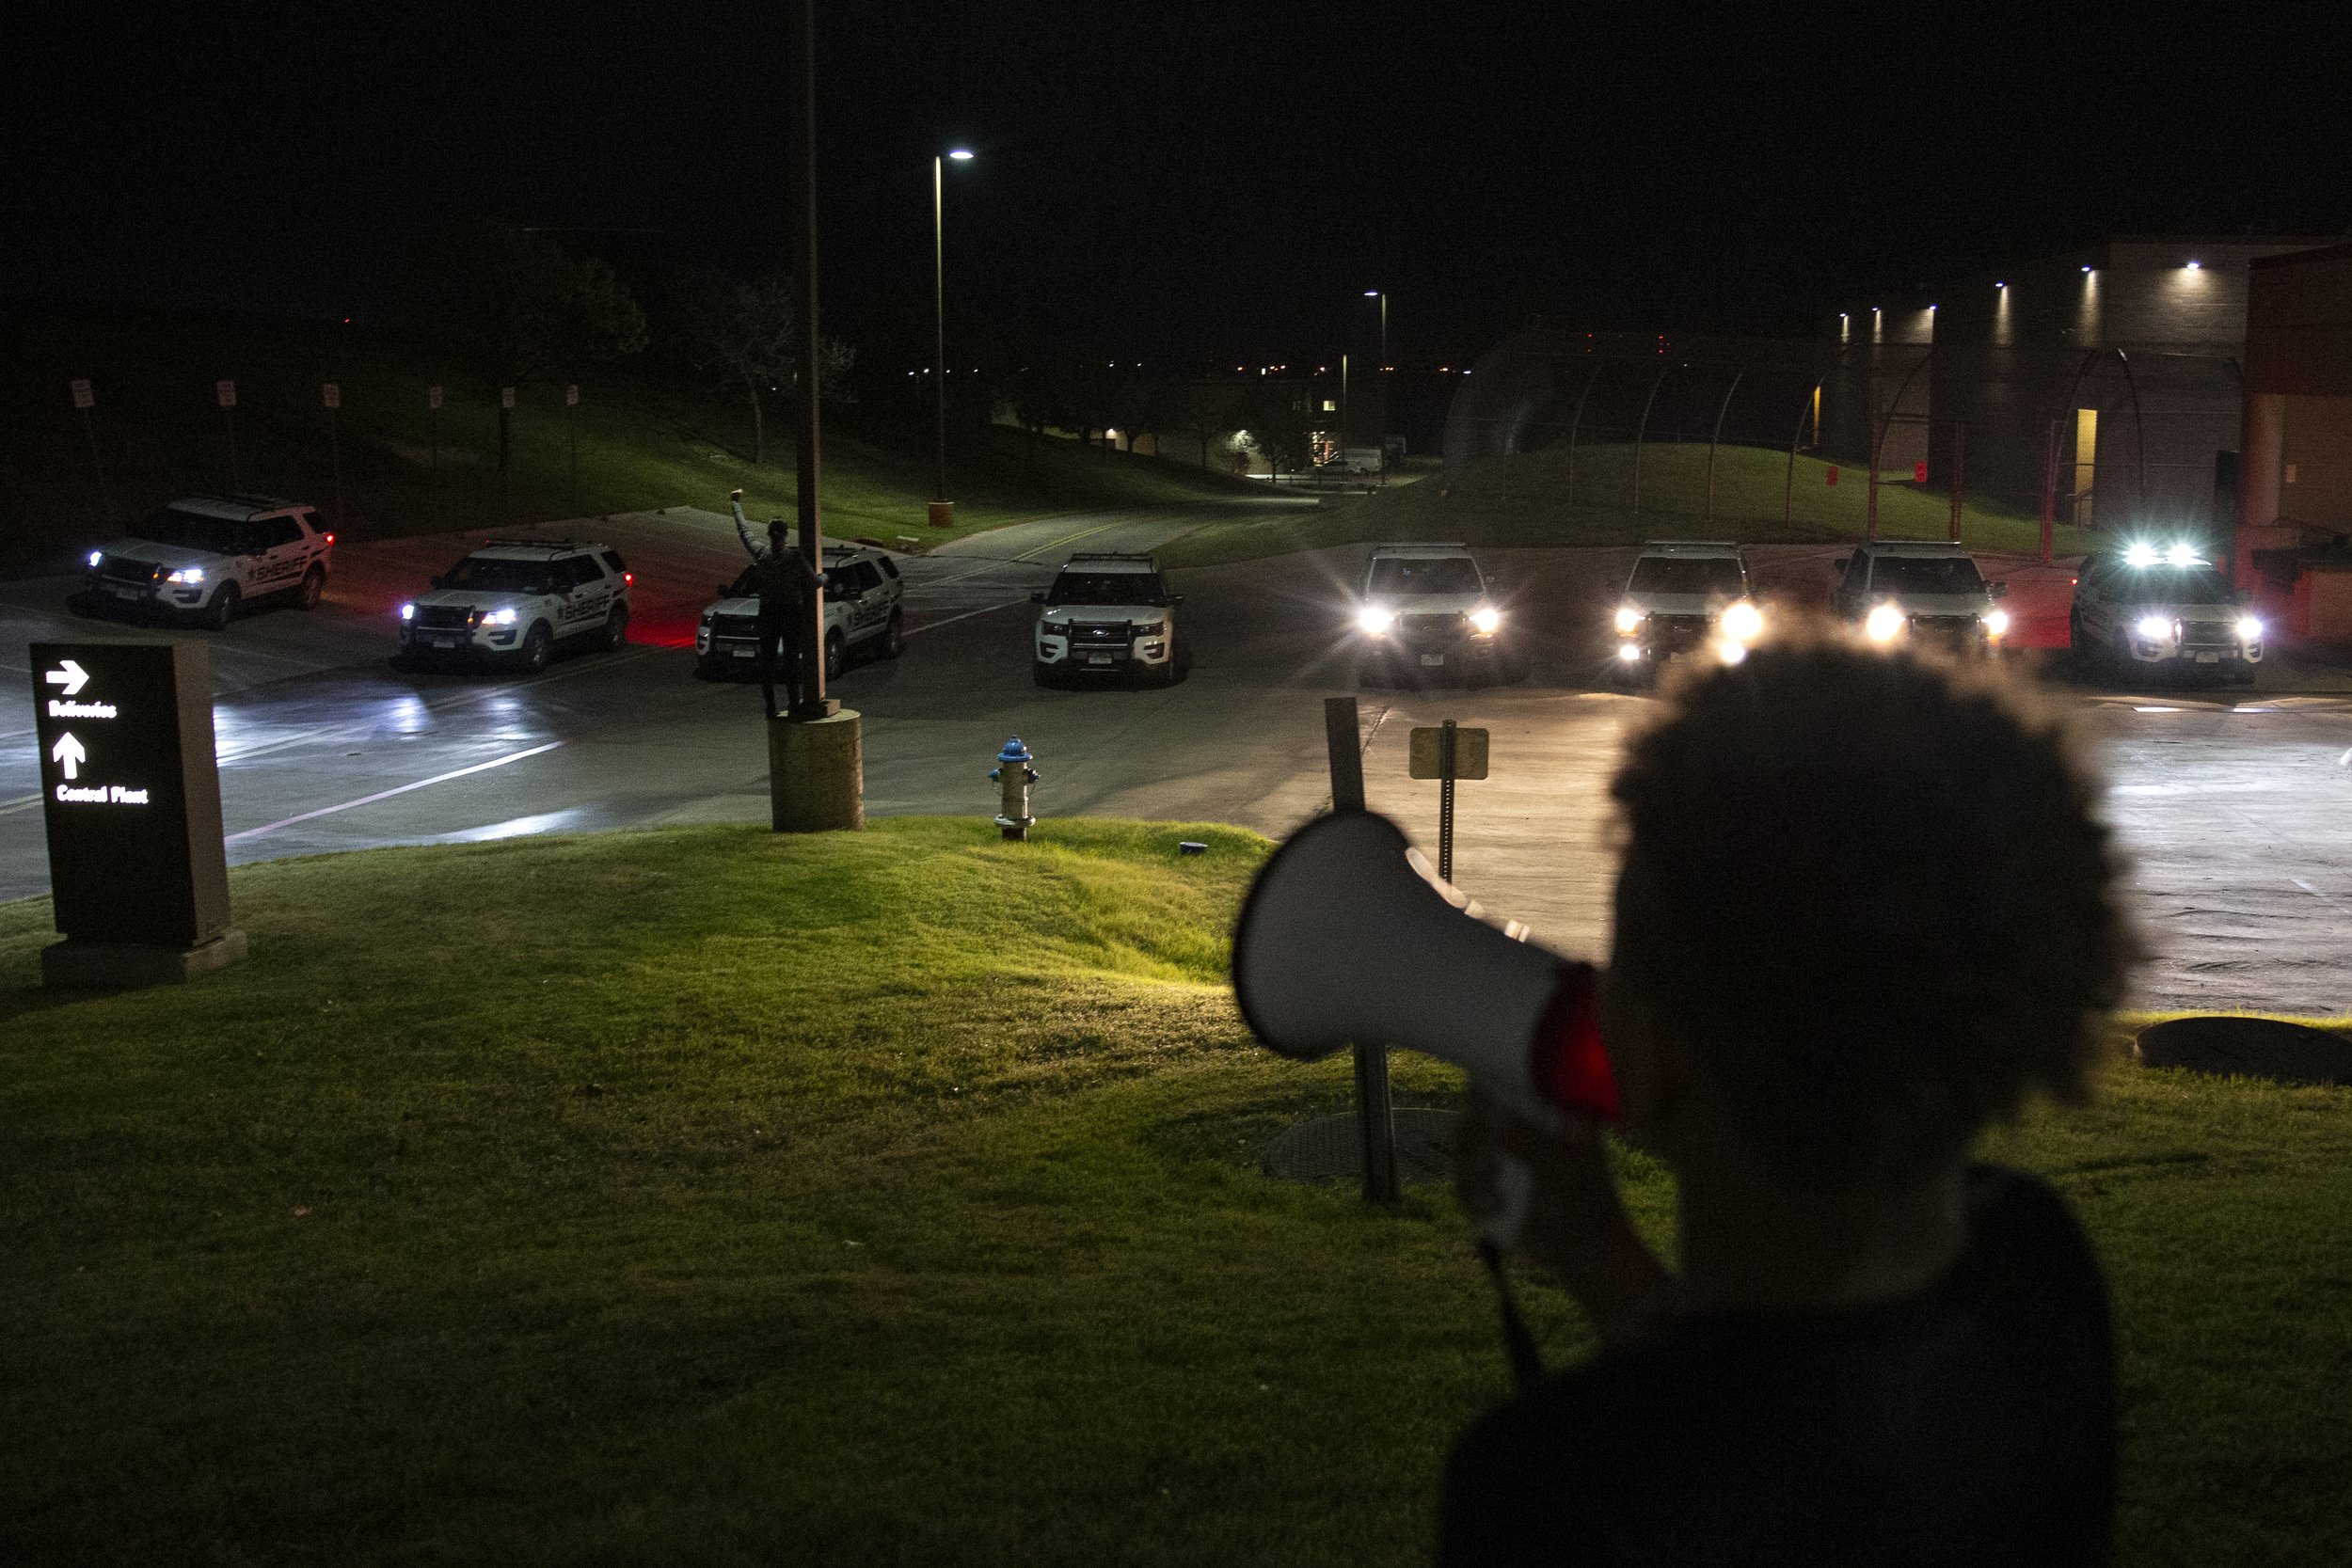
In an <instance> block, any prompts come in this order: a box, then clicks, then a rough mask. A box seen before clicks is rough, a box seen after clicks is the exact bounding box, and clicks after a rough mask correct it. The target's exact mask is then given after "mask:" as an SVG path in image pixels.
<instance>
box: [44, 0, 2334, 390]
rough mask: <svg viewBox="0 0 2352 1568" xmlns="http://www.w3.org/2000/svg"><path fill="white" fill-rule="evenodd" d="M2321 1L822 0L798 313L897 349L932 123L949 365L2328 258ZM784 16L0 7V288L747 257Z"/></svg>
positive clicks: (764, 216) (782, 92) (774, 129)
mask: <svg viewBox="0 0 2352 1568" xmlns="http://www.w3.org/2000/svg"><path fill="white" fill-rule="evenodd" d="M2347 9H2352V8H2346V7H2343V6H2340V5H2339V6H2319V5H2314V6H2309V7H2291V6H2269V7H2262V8H2244V9H2243V10H2237V9H2233V8H2222V7H2208V8H2205V9H2204V10H2203V11H2202V12H2201V14H2198V15H2195V16H2193V17H2190V18H2189V19H2188V20H2187V21H2185V22H2184V21H2181V20H2175V19H2174V18H2173V17H2172V16H2171V14H2170V12H2169V10H2164V11H2160V10H2159V9H2158V8H2153V7H2133V8H2125V7H2118V6H2112V5H2108V6H2096V7H2092V6H2082V7H2074V6H2059V5H2050V6H2042V7H2027V8H2003V7H1991V6H1976V7H1966V8H1961V7H1947V6H1929V5H1921V6H1909V7H1901V8H1896V7H1868V8H1863V7H1839V8H1797V7H1770V8H1766V7H1722V8H1707V7H1681V8H1674V7H1665V6H1583V7H1572V6H1537V5H1525V6H1487V7H1480V6H1469V5H1459V6H1451V7H1441V6H1390V5H1372V4H1364V5H1352V6H1320V5H1280V4H1263V5H1255V6H1243V5H1225V4H1197V5H1183V4H1168V5H1157V6H1133V5H1122V4H1112V3H1104V0H1097V3H1094V4H1085V5H1081V4H1059V3H1053V4H1045V3H1032V4H994V5H991V4H986V3H973V0H967V3H965V4H961V5H949V4H945V3H937V0H906V3H900V4H888V5H885V4H871V3H868V4H857V5H851V4H845V3H841V0H827V3H826V4H825V6H824V8H823V13H822V19H821V22H820V27H821V39H820V47H819V63H820V69H821V71H822V73H823V80H822V84H821V87H820V89H819V90H820V116H821V120H822V128H821V132H820V138H819V139H820V154H821V161H822V167H821V171H820V179H821V181H822V183H823V189H824V207H823V229H824V242H825V245H824V274H823V276H824V282H825V290H826V296H827V301H828V310H829V312H830V313H831V319H832V321H833V322H834V325H838V326H840V327H842V329H843V330H845V331H849V332H850V333H852V334H854V335H856V336H858V337H860V338H861V339H862V340H863V341H866V343H867V344H868V345H869V349H868V352H869V354H879V355H882V356H900V355H903V356H914V355H915V354H917V353H919V351H920V348H919V346H920V344H921V342H922V341H923V337H924V326H923V324H924V321H925V315H924V312H925V309H927V300H928V264H929V239H930V236H929V220H930V209H929V180H930V154H931V152H932V150H934V149H935V148H938V147H940V146H942V145H944V144H945V143H946V142H947V141H950V140H968V141H969V142H970V143H971V144H972V145H974V146H975V147H977V148H978V149H979V150H980V153H981V156H980V157H979V158H978V159H977V160H976V161H975V162H974V163H972V164H970V165H968V166H963V167H961V168H956V169H953V170H951V172H950V175H949V190H948V221H949V230H950V233H949V243H948V255H949V265H950V269H951V278H952V281H951V284H950V297H951V306H952V309H954V312H955V317H956V320H957V321H958V322H959V323H960V324H961V325H962V329H963V331H964V332H965V333H966V334H967V336H966V337H965V339H964V341H966V342H967V343H968V344H971V345H974V346H975V347H977V346H978V345H989V346H991V347H993V346H994V345H996V344H998V343H1002V344H1004V345H1007V346H1008V347H1010V346H1012V345H1020V346H1022V347H1023V349H1024V351H1025V348H1026V346H1027V345H1032V344H1037V343H1045V342H1057V343H1065V344H1069V345H1073V346H1084V347H1086V348H1088V349H1089V350H1093V351H1100V352H1104V353H1107V354H1111V355H1115V356H1121V357H1125V356H1179V357H1184V358H1187V359H1209V358H1216V357H1220V356H1234V357H1236V358H1239V357H1248V358H1252V359H1255V358H1259V357H1262V356H1263V357H1277V358H1290V357H1302V356H1303V357H1311V356H1317V355H1319V354H1324V353H1327V352H1328V351H1329V347H1330V345H1331V344H1333V343H1334V342H1336V341H1338V340H1339V339H1340V338H1341V337H1342V336H1343V335H1344V334H1347V333H1349V332H1351V331H1352V330H1357V329H1360V328H1361V327H1362V325H1364V323H1365V322H1367V321H1368V320H1369V319H1370V318H1369V317H1368V315H1366V314H1365V312H1366V311H1367V310H1368V309H1369V305H1368V304H1367V302H1364V301H1362V300H1361V298H1360V295H1361V293H1362V291H1363V290H1364V289H1366V288H1370V287H1386V288H1388V289H1389V290H1390V291H1391V297H1392V311H1393V315H1392V322H1393V329H1394V350H1393V354H1392V357H1395V358H1398V359H1400V360H1430V361H1434V360H1439V359H1459V358H1462V357H1465V356H1470V355H1471V354H1474V353H1475V352H1476V351H1477V350H1478V349H1480V348H1481V347H1483V346H1484V345H1485V344H1486V343H1487V342H1488V341H1491V340H1492V339H1493V338H1494V337H1495V336H1497V335H1498V334H1499V333H1501V332H1502V331H1504V330H1507V329H1508V327H1509V326H1510V325H1511V324H1513V323H1514V322H1516V321H1518V319H1519V318H1520V317H1522V316H1524V315H1525V314H1526V313H1528V312H1530V311H1534V310H1541V311H1547V312H1553V313H1559V314H1565V315H1569V316H1573V317H1577V318H1580V319H1582V320H1585V321H1587V322H1589V323H1590V324H1592V325H1597V326H1624V327H1636V328H1646V327H1653V326H1656V327H1714V328H1724V329H1759V328H1760V329H1771V328H1788V327H1791V326H1794V325H1800V324H1801V323H1802V322H1803V321H1804V319H1805V318H1806V317H1807V316H1808V315H1809V314H1810V313H1812V312H1814V311H1815V310H1817V309H1819V308H1820V307H1822V306H1824V305H1828V304H1832V303H1834V302H1836V301H1837V300H1839V299H1841V298H1845V297H1848V296H1851V294H1853V293H1858V292H1862V291H1866V290H1869V289H1874V288H1879V287H1889V286H1900V285H1908V284H1911V283H1915V282H1920V281H1925V280H1928V279H1931V278H1934V277H1944V276H1949V275H1955V274H1962V273H1966V272H1971V271H1975V270H1978V269H1979V268H1982V267H1987V266H1991V265H1993V264H1994V263H1995V262H1996V261H2002V260H2004V259H2008V258H2015V257H2019V256H2022V255H2026V254H2035V253H2041V252H2044V251H2048V250H2054V249H2058V248H2063V247H2065V246H2068V245H2074V244H2079V243H2083V242H2086V241H2089V240H2091V239H2094V238H2097V237H2099V236H2101V235H2103V234H2107V233H2152V232H2208V231H2211V232H2242V231H2245V230H2249V229H2251V230H2259V231H2263V232H2288V231H2294V232H2313V233H2340V232H2344V231H2345V230H2347V229H2348V228H2352V117H2347V115H2346V113H2345V108H2344V104H2345V103H2346V93H2345V83H2346V82H2347V80H2352V70H2348V69H2347V68H2348V67H2352V54H2348V53H2347V50H2346V47H2345V41H2346V32H2345V23H2344V12H2345V11H2346V10H2347ZM787 11H788V8H786V7H779V6H769V7H753V6H734V7H706V6H695V5H688V4H667V5H659V4H635V3H630V4H608V5H602V6H596V7H580V8H567V9H562V10H549V9H543V8H531V7H523V6H476V7H472V8H465V9H439V8H433V7H397V6H368V7H343V6H336V5H332V4H312V5H307V6H250V7H241V8H212V7H206V8H194V7H138V6H132V7H123V8H98V7H76V8H72V11H71V12H70V13H60V14H57V15H56V16H54V17H52V19H51V20H49V21H47V22H40V21H36V20H33V19H28V18H25V17H23V16H20V17H19V18H18V19H17V20H16V21H14V22H12V23H10V24H8V25H9V26H10V27H12V28H15V29H18V30H20V32H22V33H24V37H23V40H22V42H23V46H22V47H18V48H12V49H10V50H9V51H8V56H9V59H10V61H11V62H12V63H11V66H10V70H9V75H10V77H11V79H12V80H11V81H10V83H9V88H8V98H9V102H8V105H7V108H6V113H7V114H8V117H9V119H10V122H11V126H12V129H11V133H10V144H11V153H10V158H9V163H8V172H7V178H8V180H9V182H11V184H12V185H14V186H15V187H17V189H16V190H15V191H14V192H13V193H12V194H11V196H10V198H9V207H10V210H11V213H12V214H13V217H14V220H15V221H13V222H12V223H11V225H10V235H11V238H10V240H9V248H8V254H7V256H6V258H5V261H4V262H0V288H5V289H6V290H8V291H9V292H13V293H80V294H85V295H92V294H94V295H99V296H107V295H117V296H125V297H163V298H167V299H171V300H175V301H187V302H198V303H218V304H235V305H244V306H255V305H258V306H262V307H267V308H279V309H302V310H309V311H315V312H325V311H327V310H332V309H350V308H354V307H355V306H356V307H358V308H362V309H364V308H365V307H366V306H367V304H368V302H369V301H370V299H371V298H372V291H373V289H374V288H375V286H376V284H377V282H378V281H379V280H380V278H381V277H382V275H383V272H384V270H385V265H386V263H387V261H388V259H389V258H390V257H392V256H393V255H395V254H397V252H398V251H399V249H400V247H401V246H402V245H403V244H404V243H405V240H406V238H407V237H408V236H410V235H412V234H414V233H415V232H416V231H417V230H420V229H421V228H423V227H426V226H429V225H431V224H434V223H436V222H439V221H443V220H447V219H454V218H465V217H474V216H483V215H490V216H498V217H501V218H505V219H509V220H512V221H517V222H523V223H530V224H539V225H547V226H552V227H557V228H564V229H570V230H590V231H622V232H607V233H601V234H599V233H595V232H588V233H582V234H580V235H579V236H578V237H577V239H576V243H578V244H580V245H583V246H585V247H587V248H591V249H597V248H602V249H608V250H612V251H613V252H615V253H616V254H617V253H623V252H626V253H629V254H632V255H634V256H637V257H639V258H641V259H643V258H646V257H653V256H670V257H695V258H702V259H707V260H710V261H716V262H718V263H720V264H722V265H724V266H728V267H732V268H738V269H750V268H753V267H756V266H760V265H762V264H765V263H767V262H770V261H782V260H783V259H784V253H785V250H786V247H787V234H788V229H787V222H786V214H785V206H786V200H787V189H788V185H787V179H786V177H785V158H786V156H787V150H788V143H787V134H786V127H787V125H788V123H789V115H788V102H787V92H788V81H789V72H788V71H787V52H786V51H787V43H786V40H787V37H788V31H787ZM2183 14H2184V15H2186V14H2187V13H2183ZM641 230H642V231H645V232H626V231H641ZM958 357H961V353H960V354H959V355H958ZM910 362H912V359H911V357H910Z"/></svg>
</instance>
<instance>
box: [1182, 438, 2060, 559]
mask: <svg viewBox="0 0 2352 1568" xmlns="http://www.w3.org/2000/svg"><path fill="white" fill-rule="evenodd" d="M1829 467H1830V465H1828V464H1827V463H1824V462H1822V461H1820V459H1818V458H1812V457H1799V458H1798V459H1797V464H1796V487H1795V489H1794V491H1793V492H1789V491H1788V453H1786V452H1774V451H1763V450H1762V449H1760V448H1756V447H1732V446H1726V447H1723V448H1720V449H1718V450H1717V451H1716V454H1715V515H1714V518H1713V520H1712V521H1709V520H1708V518H1707V516H1706V498H1707V448H1706V447H1705V446H1704V445H1698V444H1691V443H1684V444H1679V445H1677V444H1674V443H1671V442H1668V443H1653V444H1651V445H1649V446H1646V447H1645V448H1644V449H1643V451H1642V510H1641V511H1639V512H1635V511H1634V510H1632V494H1633V448H1632V446H1631V444H1630V443H1617V444H1614V445H1609V444H1596V445H1589V446H1579V447H1578V448H1577V452H1576V487H1575V494H1576V499H1577V504H1576V505H1574V506H1570V505H1568V504H1567V501H1566V499H1565V498H1566V497H1567V495H1568V493H1569V489H1568V472H1567V451H1566V450H1565V448H1546V449H1545V450H1543V451H1533V452H1525V453H1522V454H1520V455H1518V456H1516V457H1499V458H1482V459H1480V460H1479V461H1477V462H1475V463H1472V464H1470V466H1469V467H1468V468H1466V469H1465V470H1463V472H1461V473H1460V474H1459V475H1457V476H1455V477H1454V479H1453V480H1452V481H1451V482H1449V481H1448V480H1447V479H1446V477H1445V476H1444V475H1442V474H1438V475H1433V476H1431V477H1430V478H1427V479H1423V480H1420V481H1418V482H1416V483H1411V484H1405V485H1397V486H1392V487H1391V488H1389V489H1385V490H1379V491H1375V492H1374V493H1372V494H1371V495H1368V496H1362V497H1347V498H1335V499H1332V500H1330V501H1329V502H1327V504H1326V505H1324V506H1322V507H1320V508H1318V509H1316V510H1315V511H1312V512H1305V511H1302V512H1299V513H1297V514H1294V515H1284V516H1281V517H1278V518H1272V519H1268V520H1265V521H1234V522H1222V523H1212V524H1210V525H1208V526H1207V527H1205V528H1202V529H1200V530H1197V531H1194V532H1192V533H1190V534H1187V535H1186V536H1185V537H1184V538H1183V539H1181V540H1178V541H1177V542H1175V543H1174V544H1172V545H1170V546H1168V547H1167V548H1166V549H1164V550H1163V551H1162V552H1161V558H1162V561H1163V562H1164V563H1165V564H1167V565H1170V566H1205V565H1210V564H1214V563H1216V562H1224V561H1248V560H1250V559H1253V558H1255V557H1258V556H1264V555H1280V554H1284V553H1287V552H1289V551H1292V550H1305V549H1319V548H1323V547H1325V546H1332V545H1353V544H1367V543H1394V542H1403V541H1410V540H1417V539H1431V540H1437V539H1443V540H1460V541H1461V542H1462V543H1464V544H1468V545H1475V546H1483V547H1486V548H1503V547H1511V546H1544V545H1638V544H1640V543H1641V542H1643V541H1644V540H1645V539H1732V540H1737V541H1740V543H1743V544H1770V543H1776V542H1785V543H1804V542H1809V541H1816V540H1840V539H1860V538H1861V537H1862V536H1863V534H1864V532H1865V531H1866V529H1867V515H1868V507H1869V501H1868V495H1867V485H1866V484H1864V483H1863V478H1862V474H1861V473H1860V471H1859V470H1857V469H1854V468H1851V467H1848V468H1846V469H1845V470H1843V471H1842V472H1841V473H1840V474H1839V476H1838V483H1836V484H1835V485H1832V484H1829V483H1825V480H1826V475H1827V470H1828V468H1829ZM1785 496H1792V497H1793V505H1792V506H1791V509H1790V510H1791V515H1790V518H1789V520H1788V521H1787V522H1784V521H1782V519H1781V510H1782V503H1783V500H1784V497H1785ZM1950 529H1951V500H1950V498H1949V497H1948V496H1945V495H1938V494H1934V493H1932V492H1929V491H1926V490H1922V489H1920V488H1918V487H1917V486H1915V485H1913V484H1910V483H1900V484H1897V483H1881V484H1880V486H1879V536H1880V537H1881V538H1884V539H1943V538H1946V537H1948V535H1949V533H1950ZM2041 530H2042V524H2041V520H2040V518H2039V517H2028V516H2024V515H2019V514H2016V513H2012V512H2010V511H2007V510H2005V509H2002V508H2000V507H1997V506H1994V505H1992V504H1989V503H1985V502H1967V503H1966V504H1964V505H1963V509H1962V515H1961V537H1962V540H1963V543H1965V544H1966V545H1968V546H1970V547H1971V548H1974V549H1987V550H2038V549H2040V548H2041ZM2094 537H2095V536H2094V535H2092V534H2091V533H2090V531H2088V530H2083V529H2076V528H2074V527H2073V526H2071V525H2066V526H2061V527H2059V528H2058V529H2057V530H2056V531H2055V536H2054V539H2053V544H2054V546H2055V548H2056V550H2057V551H2058V553H2060V554H2079V553H2081V552H2082V551H2084V550H2086V549H2088V548H2090V542H2091V540H2092V539H2093V538H2094Z"/></svg>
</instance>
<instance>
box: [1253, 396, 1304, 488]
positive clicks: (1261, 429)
mask: <svg viewBox="0 0 2352 1568" xmlns="http://www.w3.org/2000/svg"><path fill="white" fill-rule="evenodd" d="M1234 417H1235V418H1236V419H1238V420H1240V421H1241V424H1242V428H1243V429H1244V430H1246V431H1248V433H1249V443H1250V445H1252V446H1254V447H1256V448H1257V449H1258V450H1259V451H1262V452H1263V453H1265V458H1266V469H1267V472H1268V474H1269V476H1277V475H1279V474H1280V473H1281V471H1282V470H1283V469H1284V468H1285V467H1287V468H1289V469H1290V470H1291V471H1292V472H1294V473H1295V472H1296V471H1298V470H1299V469H1301V468H1304V467H1307V465H1308V462H1309V459H1310V458H1311V456H1312V443H1311V438H1310V436H1309V434H1308V430H1307V394H1306V391H1305V390H1304V388H1302V387H1301V386H1300V385H1299V384H1298V383H1296V382H1289V381H1261V382H1259V383H1258V385H1257V386H1255V387H1253V388H1250V389H1249V390H1248V392H1247V393H1245V394H1244V395H1243V397H1242V399H1241V403H1240V406H1239V407H1237V408H1236V409H1235V410H1234Z"/></svg>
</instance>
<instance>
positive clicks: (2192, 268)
mask: <svg viewBox="0 0 2352 1568" xmlns="http://www.w3.org/2000/svg"><path fill="white" fill-rule="evenodd" d="M2188 270H2189V271H2190V272H2196V271H2198V270H2199V269H2198V264H2197V263H2196V262H2195V261H2190V262H2189V263H2188Z"/></svg>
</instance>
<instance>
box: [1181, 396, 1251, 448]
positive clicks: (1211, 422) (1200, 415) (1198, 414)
mask: <svg viewBox="0 0 2352 1568" xmlns="http://www.w3.org/2000/svg"><path fill="white" fill-rule="evenodd" d="M1241 400H1242V389H1241V388H1239V387H1236V386H1234V385H1233V384H1232V382H1230V381H1196V382H1193V383H1192V384H1191V385H1190V386H1188V387H1186V388H1184V415H1183V420H1184V422H1183V423H1182V424H1181V425H1179V426H1178V427H1177V428H1179V429H1181V430H1183V431H1184V434H1185V435H1187V436H1192V437H1193V438H1194V439H1196V440H1198V441H1199V442H1200V466H1201V467H1204V468H1205V467H1208V466H1209V443H1210V442H1212V441H1214V440H1216V438H1217V437H1218V436H1222V435H1224V434H1226V433H1227V432H1228V431H1230V430H1232V428H1233V411H1234V410H1235V409H1236V408H1237V407H1239V406H1240V404H1241Z"/></svg>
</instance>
